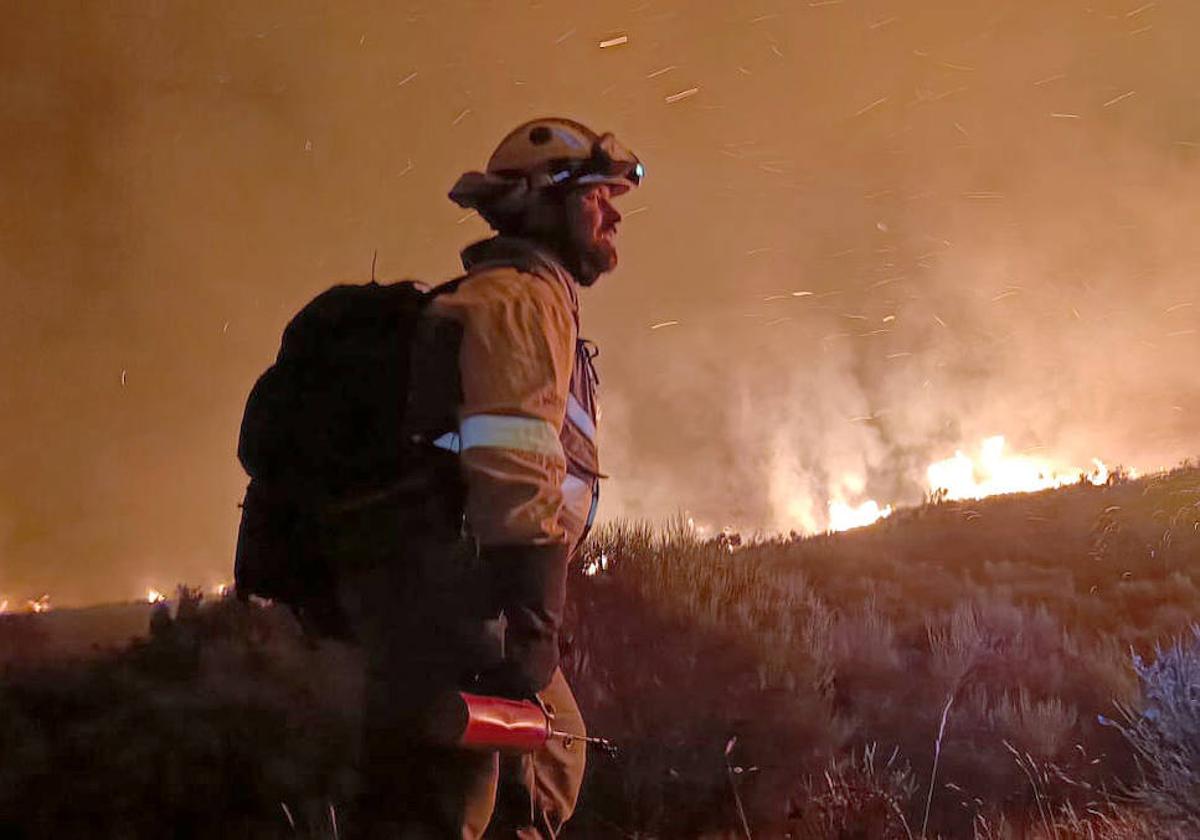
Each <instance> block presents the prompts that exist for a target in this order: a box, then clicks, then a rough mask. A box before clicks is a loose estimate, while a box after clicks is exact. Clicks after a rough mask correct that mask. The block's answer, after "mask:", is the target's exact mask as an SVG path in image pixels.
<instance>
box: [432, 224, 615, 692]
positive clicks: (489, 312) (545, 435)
mask: <svg viewBox="0 0 1200 840" xmlns="http://www.w3.org/2000/svg"><path fill="white" fill-rule="evenodd" d="M463 264H464V267H465V268H466V270H467V274H466V276H465V277H463V278H460V279H459V280H457V281H454V283H453V284H452V285H451V286H449V287H448V288H447V289H446V290H445V291H443V292H442V293H441V294H438V295H437V296H436V297H435V298H434V299H433V301H432V303H431V304H430V306H429V310H428V313H427V320H428V321H429V328H428V331H427V332H428V334H430V335H438V334H443V335H445V334H449V335H451V336H452V338H451V339H450V340H449V341H445V340H443V341H441V342H436V341H435V342H434V343H435V344H438V345H439V346H440V347H441V348H442V349H441V351H440V352H441V353H442V355H443V356H444V355H446V353H447V349H448V348H453V349H452V350H451V351H450V352H452V353H453V355H454V356H455V361H456V364H455V365H454V367H456V371H455V373H456V378H457V383H458V388H457V391H458V393H457V394H456V401H457V410H456V412H455V414H456V417H455V420H456V422H457V426H456V428H453V429H452V430H451V431H449V432H446V433H444V434H441V435H439V436H438V437H437V438H436V439H434V440H433V441H432V443H433V444H434V445H435V446H439V447H441V448H443V449H450V450H453V451H456V452H458V453H459V461H460V464H461V470H462V479H463V483H464V490H465V496H464V498H465V502H464V516H465V526H466V529H467V531H468V532H469V533H470V535H471V536H472V537H473V538H474V539H475V541H476V542H477V544H478V546H479V551H480V559H481V565H482V567H483V569H484V570H485V574H487V575H488V576H489V577H490V581H491V585H490V590H491V592H492V595H493V597H494V598H495V599H496V603H495V604H494V606H495V607H496V608H497V609H498V610H501V611H503V612H504V614H505V616H506V619H507V631H506V634H505V659H506V666H507V667H506V670H504V671H503V672H502V673H500V674H499V675H498V676H497V680H498V684H497V685H496V686H494V688H496V689H497V690H499V691H502V692H504V693H512V694H529V693H530V692H531V691H537V690H539V689H541V688H543V687H544V686H545V685H546V684H547V683H548V682H549V680H550V678H551V676H552V674H553V672H554V669H555V668H556V667H557V665H558V651H557V648H558V642H557V635H558V630H559V626H560V625H561V621H562V611H563V602H564V599H565V591H566V590H565V588H566V570H567V563H568V560H569V557H570V554H571V553H572V552H573V550H574V549H575V548H576V547H577V546H578V545H579V543H580V542H581V541H582V539H583V538H584V536H585V535H586V533H587V531H588V529H589V528H590V526H591V523H592V519H593V517H594V516H595V510H596V504H597V501H598V498H599V479H600V478H601V473H600V465H599V459H598V455H597V449H596V385H597V377H596V374H595V370H594V367H593V363H592V362H593V358H594V357H595V355H596V351H595V348H594V346H593V345H591V344H590V342H587V341H585V340H582V339H580V337H579V302H578V295H577V290H576V286H575V282H574V280H573V279H572V278H571V276H570V274H569V273H568V272H567V270H566V269H565V268H564V267H563V266H562V265H561V264H560V263H559V261H558V260H557V259H556V258H555V257H554V256H553V255H552V254H550V253H549V252H547V251H545V250H544V249H541V248H539V247H537V246H536V245H535V244H533V243H530V242H528V241H524V240H520V239H513V238H503V237H499V238H495V239H489V240H485V241H483V242H479V243H476V244H475V245H472V246H471V247H469V248H467V249H466V250H465V251H464V252H463ZM447 327H449V330H447V329H446V328H447ZM426 358H429V357H428V356H427V357H426ZM433 378H440V379H441V380H442V381H445V370H444V368H443V367H442V365H439V364H437V363H434V364H432V365H427V366H425V367H424V370H423V372H422V373H421V374H420V375H419V376H418V379H417V382H416V386H415V389H414V393H417V394H420V393H429V392H430V391H431V390H434V389H435V388H436V385H435V384H434V383H431V384H430V386H429V387H422V381H421V380H425V381H427V382H428V381H429V380H431V379H433Z"/></svg>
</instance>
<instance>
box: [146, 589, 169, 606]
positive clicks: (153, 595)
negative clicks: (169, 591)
mask: <svg viewBox="0 0 1200 840" xmlns="http://www.w3.org/2000/svg"><path fill="white" fill-rule="evenodd" d="M165 600H167V596H166V595H164V594H162V593H161V592H159V591H158V590H157V589H147V590H146V603H147V604H160V603H162V602H163V601H165Z"/></svg>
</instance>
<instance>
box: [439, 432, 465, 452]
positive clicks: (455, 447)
mask: <svg viewBox="0 0 1200 840" xmlns="http://www.w3.org/2000/svg"><path fill="white" fill-rule="evenodd" d="M433 445H434V446H436V447H437V448H438V449H445V450H447V451H448V452H461V451H462V438H461V437H459V435H458V432H446V434H444V435H442V436H441V437H440V438H438V439H437V440H435V441H434V442H433Z"/></svg>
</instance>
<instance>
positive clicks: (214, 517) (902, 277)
mask: <svg viewBox="0 0 1200 840" xmlns="http://www.w3.org/2000/svg"><path fill="white" fill-rule="evenodd" d="M4 6H5V8H4V15H3V18H4V21H5V25H4V27H3V29H2V30H0V191H2V192H0V195H2V201H3V204H2V207H3V212H2V213H0V284H2V288H3V296H2V298H0V300H2V307H0V348H2V354H0V385H2V387H0V439H2V440H3V445H2V446H0V596H7V597H14V598H25V597H32V596H34V595H37V594H41V593H42V592H50V593H51V594H52V597H54V598H55V600H56V601H57V602H58V603H80V602H89V601H99V600H107V599H113V598H126V597H135V596H137V595H139V594H141V593H142V592H144V590H145V587H146V586H151V585H153V586H157V587H158V588H160V589H161V588H164V587H168V586H170V585H171V584H172V583H174V582H175V581H189V582H192V583H195V584H201V585H207V584H210V583H215V582H216V581H219V580H222V579H228V578H229V577H230V574H231V572H230V568H231V557H232V551H233V546H234V540H235V534H236V527H237V518H238V508H237V504H238V502H239V500H240V497H241V492H242V490H243V488H244V481H245V479H244V476H243V475H242V472H241V469H240V467H239V465H238V463H237V461H236V458H235V446H236V437H237V428H238V422H239V418H240V414H241V410H242V406H243V403H244V400H245V397H246V395H247V393H248V391H249V388H250V386H251V384H252V383H253V381H254V379H255V377H256V376H257V375H258V374H259V373H260V372H261V371H262V370H263V369H264V368H265V367H266V365H267V364H268V363H269V362H270V361H271V360H272V358H273V355H274V352H275V350H276V348H277V346H278V340H279V335H280V332H281V330H282V328H283V325H284V324H285V323H286V321H287V319H288V318H289V316H290V315H291V314H293V313H294V312H295V311H296V310H297V309H298V308H299V307H300V306H301V305H302V304H303V303H305V302H306V301H307V300H308V299H309V298H311V297H312V296H313V295H315V294H316V293H317V292H319V291H321V290H322V289H323V288H325V287H327V286H329V285H330V284H332V283H334V282H337V281H346V280H358V281H362V280H365V279H367V277H368V276H369V272H370V266H371V259H372V254H373V253H374V252H376V251H378V273H379V275H380V277H383V278H389V279H398V278H401V277H419V278H422V279H426V280H435V281H436V280H440V279H448V278H450V277H452V276H454V274H455V273H456V270H457V268H458V264H457V253H458V250H459V249H460V248H461V247H462V246H464V245H466V244H468V243H469V242H471V241H473V240H475V239H478V238H481V237H482V236H483V235H485V233H486V231H485V228H484V226H483V225H482V223H481V222H480V220H479V219H478V218H477V217H472V216H465V215H464V214H463V211H462V210H460V209H459V208H457V207H455V206H454V205H453V204H451V203H450V202H449V201H448V200H447V199H446V197H445V195H446V192H447V190H448V189H449V187H450V185H451V184H452V183H453V182H454V180H455V178H456V177H457V176H458V175H459V173H460V172H462V171H463V170H464V169H469V168H479V167H481V166H482V165H483V163H484V162H485V160H486V158H487V155H488V154H489V153H490V151H491V149H492V147H493V146H494V144H495V143H496V142H497V140H498V139H499V138H500V137H501V136H502V135H503V134H504V133H505V132H506V131H507V130H508V129H510V128H511V127H513V126H514V125H516V124H517V123H519V122H521V121H523V120H526V119H528V118H531V117H534V116H541V115H546V114H562V115H567V116H572V117H575V118H577V119H580V120H582V121H584V122H586V123H588V124H590V125H592V126H594V127H596V128H597V129H600V130H612V131H614V132H616V133H617V134H618V136H619V137H620V138H621V139H622V140H624V141H625V142H626V143H627V144H628V145H630V146H631V147H632V148H634V149H635V150H636V151H637V152H638V153H639V154H640V155H641V156H642V158H643V159H644V160H645V161H646V164H647V168H648V178H647V180H646V182H645V184H644V186H643V187H642V188H641V189H639V190H637V191H636V192H634V193H632V194H630V195H629V196H627V197H626V198H624V199H623V209H624V210H625V212H626V219H625V221H624V223H623V225H622V232H621V237H620V244H621V260H622V264H621V267H620V268H619V269H618V270H617V272H616V273H615V274H614V275H612V276H610V277H607V278H605V279H604V280H603V281H602V282H601V283H600V284H599V285H598V286H597V287H596V288H594V289H592V290H589V291H588V292H587V293H586V294H585V295H584V304H583V305H584V333H585V334H586V335H588V336H590V337H591V338H593V339H595V340H596V341H597V342H598V343H599V344H600V346H601V348H602V354H601V357H600V359H599V363H600V366H601V376H602V383H601V389H602V397H603V406H604V415H603V417H602V420H601V426H602V437H603V440H602V443H603V453H602V454H603V460H604V464H605V466H606V471H607V472H610V473H611V474H612V475H613V478H612V479H610V480H609V482H608V486H607V488H606V491H607V492H606V494H605V500H604V503H603V515H604V516H606V517H612V516H622V515H625V516H639V517H641V516H646V517H656V518H657V517H663V516H668V515H671V514H672V513H674V512H676V511H681V510H686V511H689V512H691V513H692V514H693V515H695V516H696V517H697V518H702V519H703V520H704V521H706V522H710V523H713V524H715V525H717V526H720V525H722V524H733V525H738V526H740V527H746V528H763V529H768V528H786V527H794V526H795V525H797V524H804V523H805V522H807V523H809V524H810V525H811V524H812V523H815V524H816V525H817V527H820V525H821V523H822V521H823V520H822V517H823V516H824V513H823V511H824V510H825V505H826V502H827V500H829V499H831V498H834V497H844V498H845V499H846V501H848V502H858V501H862V500H863V499H865V498H876V499H878V500H879V501H880V502H881V503H901V504H902V503H906V502H915V501H919V500H920V499H921V498H922V494H923V492H924V489H925V488H924V487H923V485H922V476H923V471H924V468H925V466H926V465H927V464H928V463H929V462H930V461H931V460H935V459H938V458H943V457H946V456H948V455H950V454H952V453H953V451H954V450H955V449H956V448H966V447H971V446H974V445H976V444H977V443H978V441H979V440H980V439H981V438H982V437H983V436H986V435H994V434H1003V435H1006V436H1007V438H1008V440H1009V442H1010V445H1011V446H1012V447H1014V448H1017V449H1023V450H1032V451H1040V452H1044V453H1048V454H1053V455H1054V456H1055V457H1056V458H1061V459H1063V460H1065V461H1067V462H1069V463H1084V464H1086V463H1087V462H1088V460H1089V459H1090V458H1091V457H1093V456H1096V457H1100V458H1102V459H1104V460H1106V461H1107V462H1109V463H1124V464H1127V465H1131V466H1137V467H1140V468H1142V469H1152V468H1155V467H1157V466H1160V465H1169V464H1171V463H1174V462H1175V461H1178V460H1179V459H1181V458H1183V457H1185V456H1188V455H1193V454H1196V453H1197V450H1198V448H1200V447H1197V438H1196V432H1197V412H1198V411H1200V388H1198V384H1197V383H1198V373H1197V370H1196V358H1197V350H1200V333H1198V332H1197V330H1198V329H1200V299H1198V297H1200V295H1197V280H1196V278H1197V270H1198V269H1200V236H1197V235H1196V234H1195V228H1196V226H1197V224H1198V223H1200V87H1198V86H1197V85H1196V82H1195V80H1196V79H1197V78H1200V50H1197V49H1196V35H1197V33H1200V5H1197V4H1196V3H1194V2H1191V0H1159V2H1144V0H1120V1H1119V2H1118V0H1086V2H1085V1H1084V0H1079V2H1075V0H1062V2H1045V0H1038V2H1030V1H1029V0H1012V1H1011V2H1004V3H996V2H993V0H988V2H963V0H954V2H950V0H936V2H935V1H934V0H907V2H904V1H903V0H841V2H837V0H829V1H828V2H820V3H817V2H814V3H807V2H798V3H791V2H781V0H774V2H762V3H742V2H705V3H698V2H696V3H685V2H681V0H674V1H673V2H634V0H630V1H629V2H611V3H593V2H520V3H518V2H505V3H499V2H482V0H479V2H465V1H464V0H453V2H436V3H395V4H384V3H368V2H356V1H355V0H339V2H337V3H332V2H324V3H318V2H307V3H303V2H302V3H282V2H275V3H267V2H256V1H255V0H248V2H241V3H196V2H191V3H134V2H95V3H88V4H79V3H63V2H54V1H53V0H51V1H50V2H44V3H7V4H4ZM622 36H624V40H622ZM602 43H604V44H607V46H602ZM805 293H809V294H805ZM670 322H674V323H670ZM656 327H657V328H656Z"/></svg>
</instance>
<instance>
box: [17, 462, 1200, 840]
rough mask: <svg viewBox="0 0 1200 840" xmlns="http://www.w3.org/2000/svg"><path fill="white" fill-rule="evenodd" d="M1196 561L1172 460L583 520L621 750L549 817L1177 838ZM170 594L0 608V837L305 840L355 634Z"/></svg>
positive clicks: (603, 683)
mask: <svg viewBox="0 0 1200 840" xmlns="http://www.w3.org/2000/svg"><path fill="white" fill-rule="evenodd" d="M1198 558H1200V470H1197V469H1193V468H1190V467H1184V468H1181V469H1178V470H1175V471H1173V472H1170V473H1166V474H1163V475H1158V476H1153V477H1150V478H1147V479H1142V480H1138V481H1128V480H1124V481H1115V482H1112V483H1111V484H1110V485H1108V486H1105V487H1093V486H1090V485H1080V486H1078V487H1071V488H1066V489H1063V490H1058V491H1047V492H1045V493H1039V494H1032V495H1023V496H1011V497H1002V498H996V499H990V500H986V501H983V502H970V503H958V502H955V503H951V502H945V501H944V500H942V501H939V500H932V501H931V502H930V503H929V504H927V505H925V506H923V507H920V508H916V509H912V510H906V511H899V512H897V513H896V514H895V515H893V516H892V517H891V518H890V519H888V520H885V521H883V522H881V523H878V524H877V525H875V526H872V527H870V528H866V529H861V530H858V531H853V532H849V533H845V534H839V535H830V536H821V537H814V538H810V539H803V540H780V539H760V540H749V541H747V542H746V544H744V545H741V546H739V547H736V548H734V547H733V546H731V545H730V541H728V540H719V541H703V540H700V539H698V538H697V537H695V535H693V534H692V533H691V532H690V531H689V530H688V529H687V527H686V526H685V525H683V524H682V523H675V524H672V525H670V526H668V527H667V528H665V529H657V530H656V529H653V528H651V527H649V526H645V525H639V524H630V523H625V524H618V525H613V526H609V527H606V528H603V529H601V530H600V532H599V533H597V534H596V535H594V537H593V538H592V539H591V540H590V541H589V544H588V546H587V548H586V551H585V552H583V553H582V556H581V557H580V558H579V567H578V568H577V569H576V570H575V572H576V573H575V577H574V580H573V583H572V598H571V605H572V609H571V614H570V615H569V617H568V625H569V626H568V632H567V633H566V636H565V638H564V651H565V660H564V662H565V668H566V670H567V672H568V678H569V679H570V681H571V683H572V685H573V686H574V687H575V689H576V693H577V695H578V698H579V701H580V705H581V707H582V708H583V710H584V713H585V716H586V718H587V720H588V723H589V729H590V730H591V731H592V732H593V733H595V734H600V735H603V736H605V737H608V738H611V739H613V740H614V741H616V742H617V743H618V744H619V745H620V746H621V748H622V750H621V753H620V755H619V756H618V757H617V758H615V759H606V758H603V757H601V756H599V755H596V756H594V757H593V758H592V762H591V765H590V769H589V775H588V779H587V782H586V785H585V790H584V798H583V802H582V806H581V809H580V812H579V814H578V815H577V817H576V819H575V820H574V821H573V823H572V836H577V837H619V836H631V837H632V836H637V837H664V838H672V837H744V836H746V835H747V834H749V835H751V836H754V837H784V836H791V837H797V838H800V837H806V838H820V837H844V838H850V837H861V838H917V837H929V838H932V837H938V836H940V837H947V838H949V837H977V838H987V839H988V840H990V838H1015V837H1030V838H1034V837H1037V838H1042V837H1044V838H1051V837H1053V838H1076V837H1078V838H1085V837H1086V838H1107V840H1122V839H1123V838H1134V837H1172V836H1177V837H1187V836H1197V831H1198V828H1197V826H1198V825H1200V823H1198V822H1197V819H1198V815H1200V754H1198V753H1197V750H1196V744H1198V743H1200V693H1198V692H1200V688H1198V686H1200V635H1197V634H1198V633H1200V631H1198V630H1194V629H1192V625H1193V623H1194V622H1196V620H1197V617H1198V616H1200V563H1197V559H1198ZM586 572H591V574H588V573H586ZM176 603H177V613H176V615H175V616H174V617H173V618H172V617H171V616H170V615H168V614H167V613H166V612H165V610H162V609H160V610H158V611H156V612H155V613H154V618H153V619H152V621H151V631H150V634H149V636H148V637H147V638H146V639H144V640H141V641H138V642H136V643H133V644H130V645H125V646H123V647H120V648H117V649H111V650H106V651H94V652H92V653H90V654H89V655H87V656H86V657H80V656H76V657H75V658H73V659H71V660H69V661H61V660H57V661H56V660H51V659H49V658H47V657H39V656H33V655H30V654H29V651H31V650H36V649H38V648H37V645H38V644H41V643H40V642H39V641H38V640H39V639H40V638H42V637H43V636H44V635H45V633H46V632H47V629H46V628H48V627H50V626H51V625H50V624H49V623H48V622H50V621H51V620H52V617H53V615H54V614H53V613H48V614H46V615H38V616H33V615H30V616H4V617H0V662H3V663H4V665H3V667H4V669H5V670H4V673H3V679H2V680H0V756H2V758H0V835H4V836H16V837H31V838H32V837H43V836H45V837H49V836H94V837H128V838H140V837H162V836H178V837H209V836H213V837H216V836H220V837H236V836H254V837H332V836H335V830H334V824H335V822H336V820H337V818H338V816H339V813H340V811H339V809H343V806H344V803H346V802H347V801H349V799H350V797H351V795H352V792H353V785H354V774H353V770H352V768H353V766H354V761H355V756H354V746H355V745H354V738H353V732H354V730H355V726H356V723H357V696H358V692H359V685H358V677H357V674H356V670H357V665H356V659H355V654H354V651H352V650H351V649H348V648H346V647H344V646H341V645H336V644H320V645H311V644H307V643H306V642H305V641H304V640H303V639H302V637H301V636H300V635H299V632H298V630H297V629H296V627H295V625H294V623H292V622H291V621H290V620H289V618H288V616H287V614H286V612H285V611H283V610H279V609H275V608H271V607H262V606H259V607H253V608H245V607H243V606H242V605H240V604H238V603H237V602H236V601H233V600H231V599H219V600H216V601H213V602H211V603H210V602H208V601H203V600H202V599H201V598H200V597H199V595H198V593H195V592H191V591H187V590H183V591H181V593H180V597H179V598H177V599H176Z"/></svg>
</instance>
